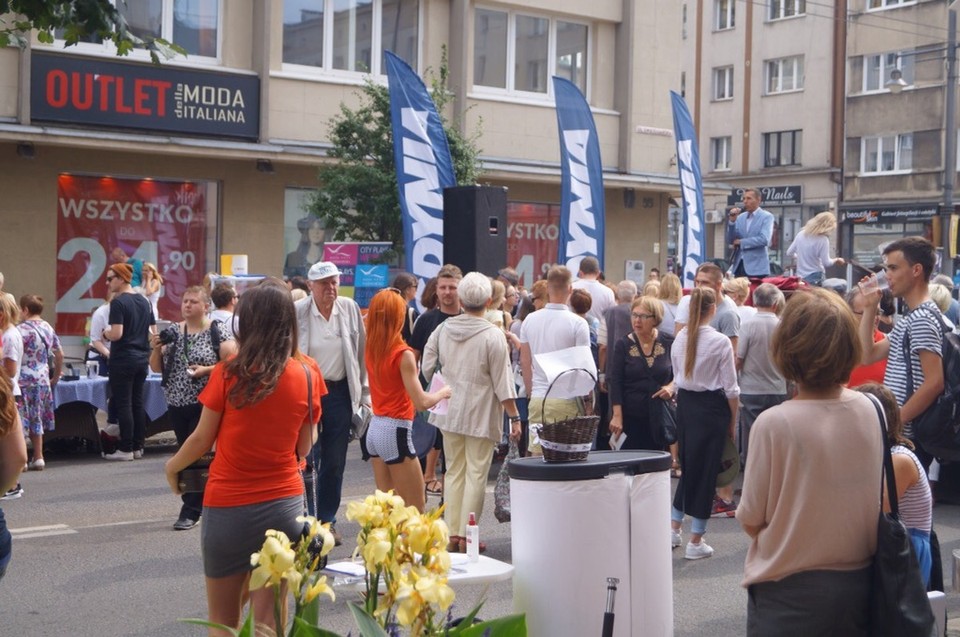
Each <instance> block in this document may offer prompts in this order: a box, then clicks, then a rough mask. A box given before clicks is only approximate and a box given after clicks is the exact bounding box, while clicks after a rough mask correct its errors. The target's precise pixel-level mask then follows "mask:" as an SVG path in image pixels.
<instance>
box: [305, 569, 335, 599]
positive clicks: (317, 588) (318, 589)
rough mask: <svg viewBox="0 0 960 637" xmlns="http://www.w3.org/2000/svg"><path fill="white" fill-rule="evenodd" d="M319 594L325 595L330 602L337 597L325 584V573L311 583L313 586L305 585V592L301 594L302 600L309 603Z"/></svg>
mask: <svg viewBox="0 0 960 637" xmlns="http://www.w3.org/2000/svg"><path fill="white" fill-rule="evenodd" d="M320 595H326V596H327V597H329V598H330V601H332V602H333V601H336V599H337V595H336V593H334V592H333V589H332V588H330V587H329V586H328V585H327V577H326V575H323V576H321V577H318V578H317V581H316V582H314V583H313V586H308V587H307V592H306V593H305V594H304V596H303V602H304V603H305V604H309V603H310V602H312V601H313V600H315V599H316V598H317V597H318V596H320Z"/></svg>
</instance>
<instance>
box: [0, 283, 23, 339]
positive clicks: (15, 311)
mask: <svg viewBox="0 0 960 637" xmlns="http://www.w3.org/2000/svg"><path fill="white" fill-rule="evenodd" d="M19 322H20V305H19V304H18V303H17V300H16V299H14V298H13V295H12V294H9V293H6V292H5V293H3V294H0V331H6V330H7V328H8V327H10V326H11V325H16V324H17V323H19Z"/></svg>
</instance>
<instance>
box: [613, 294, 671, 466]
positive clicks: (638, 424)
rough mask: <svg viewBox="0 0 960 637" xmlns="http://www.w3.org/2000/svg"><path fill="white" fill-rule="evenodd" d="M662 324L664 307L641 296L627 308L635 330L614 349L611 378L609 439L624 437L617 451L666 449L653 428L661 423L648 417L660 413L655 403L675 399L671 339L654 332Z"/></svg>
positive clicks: (656, 300)
mask: <svg viewBox="0 0 960 637" xmlns="http://www.w3.org/2000/svg"><path fill="white" fill-rule="evenodd" d="M662 320H663V303H661V302H660V300H659V299H656V298H654V297H652V296H642V297H640V298H639V299H637V300H635V301H634V302H633V306H632V307H631V308H630V324H631V325H632V327H633V330H632V331H631V332H630V333H629V334H627V335H626V336H624V337H623V338H621V339H619V340H618V341H617V342H616V344H615V345H614V346H613V364H612V366H611V368H610V377H609V378H608V379H607V380H608V382H609V387H610V404H611V405H612V406H613V415H612V416H611V418H610V435H611V438H616V437H618V436H619V435H620V432H621V431H622V432H623V433H625V434H626V436H627V439H626V440H625V441H624V443H623V446H622V447H621V449H660V450H663V449H665V448H666V447H665V445H664V444H663V442H662V440H661V439H660V436H659V433H658V431H657V430H656V428H657V427H659V423H658V422H656V418H651V414H654V415H656V414H659V412H660V410H659V409H656V408H657V407H659V405H654V404H652V401H654V400H670V399H671V397H672V396H673V365H672V364H671V362H670V348H671V346H672V345H673V338H671V337H670V336H667V335H666V334H661V333H660V332H659V330H658V329H657V326H658V325H660V321H662Z"/></svg>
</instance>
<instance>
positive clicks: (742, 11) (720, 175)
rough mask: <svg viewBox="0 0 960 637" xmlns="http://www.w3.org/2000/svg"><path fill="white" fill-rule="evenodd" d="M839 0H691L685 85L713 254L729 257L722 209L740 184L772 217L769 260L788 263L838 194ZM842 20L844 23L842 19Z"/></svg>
mask: <svg viewBox="0 0 960 637" xmlns="http://www.w3.org/2000/svg"><path fill="white" fill-rule="evenodd" d="M843 4H844V3H843V1H838V2H836V3H819V2H806V0H769V1H768V2H758V1H754V0H746V1H745V2H744V1H743V0H686V1H685V2H684V6H683V7H682V9H681V11H682V15H681V21H682V23H683V29H682V34H681V37H682V38H683V39H684V42H685V46H684V51H685V56H684V64H683V66H684V71H683V83H684V86H685V92H686V96H687V102H688V104H690V107H691V111H693V113H694V120H695V124H696V125H697V128H698V131H699V138H700V139H699V141H700V158H701V166H702V170H703V174H704V177H705V179H708V180H713V181H718V182H721V181H722V182H726V183H729V184H730V189H729V191H728V192H727V193H725V194H724V195H721V196H714V197H710V196H707V197H705V208H706V209H707V211H708V220H709V221H713V222H714V223H713V224H712V227H713V228H714V240H713V243H712V245H713V248H714V256H716V257H723V256H725V255H726V254H728V246H726V245H725V241H724V228H725V223H726V214H725V212H726V210H728V209H729V208H730V207H731V206H733V205H735V204H738V203H739V202H740V201H741V196H742V192H743V189H744V188H747V187H756V188H759V189H760V190H761V192H762V193H763V195H764V203H763V207H764V208H765V209H767V210H769V211H770V212H772V213H773V214H774V218H775V228H774V236H773V241H772V246H771V250H770V257H771V260H772V261H773V262H775V263H776V264H779V265H781V266H783V267H790V266H791V265H792V261H789V260H787V259H786V257H785V251H786V248H787V247H788V246H789V245H790V242H791V241H792V240H793V238H794V236H795V235H796V233H797V232H799V230H800V228H801V227H802V226H803V224H804V223H805V222H806V221H807V220H808V219H809V218H810V217H812V216H813V215H814V214H816V213H817V212H820V211H822V210H826V209H831V208H835V207H836V205H837V202H838V200H839V197H840V184H841V178H840V173H841V166H842V157H843V132H842V131H843V128H842V124H843V112H842V108H843V85H842V78H843V64H844V54H843V52H844V43H843V29H842V25H843V20H842V16H843V7H842V5H843ZM838 19H839V21H838Z"/></svg>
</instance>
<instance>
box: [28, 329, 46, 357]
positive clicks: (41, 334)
mask: <svg viewBox="0 0 960 637" xmlns="http://www.w3.org/2000/svg"><path fill="white" fill-rule="evenodd" d="M24 323H26V324H27V327H29V328H30V329H32V330H33V331H34V332H36V333H37V336H39V337H40V342H41V343H43V349H44V351H45V352H46V356H47V358H50V346H49V345H47V339H45V338H43V332H41V331H40V328H38V327H37V326H36V325H34V324H33V321H24Z"/></svg>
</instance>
